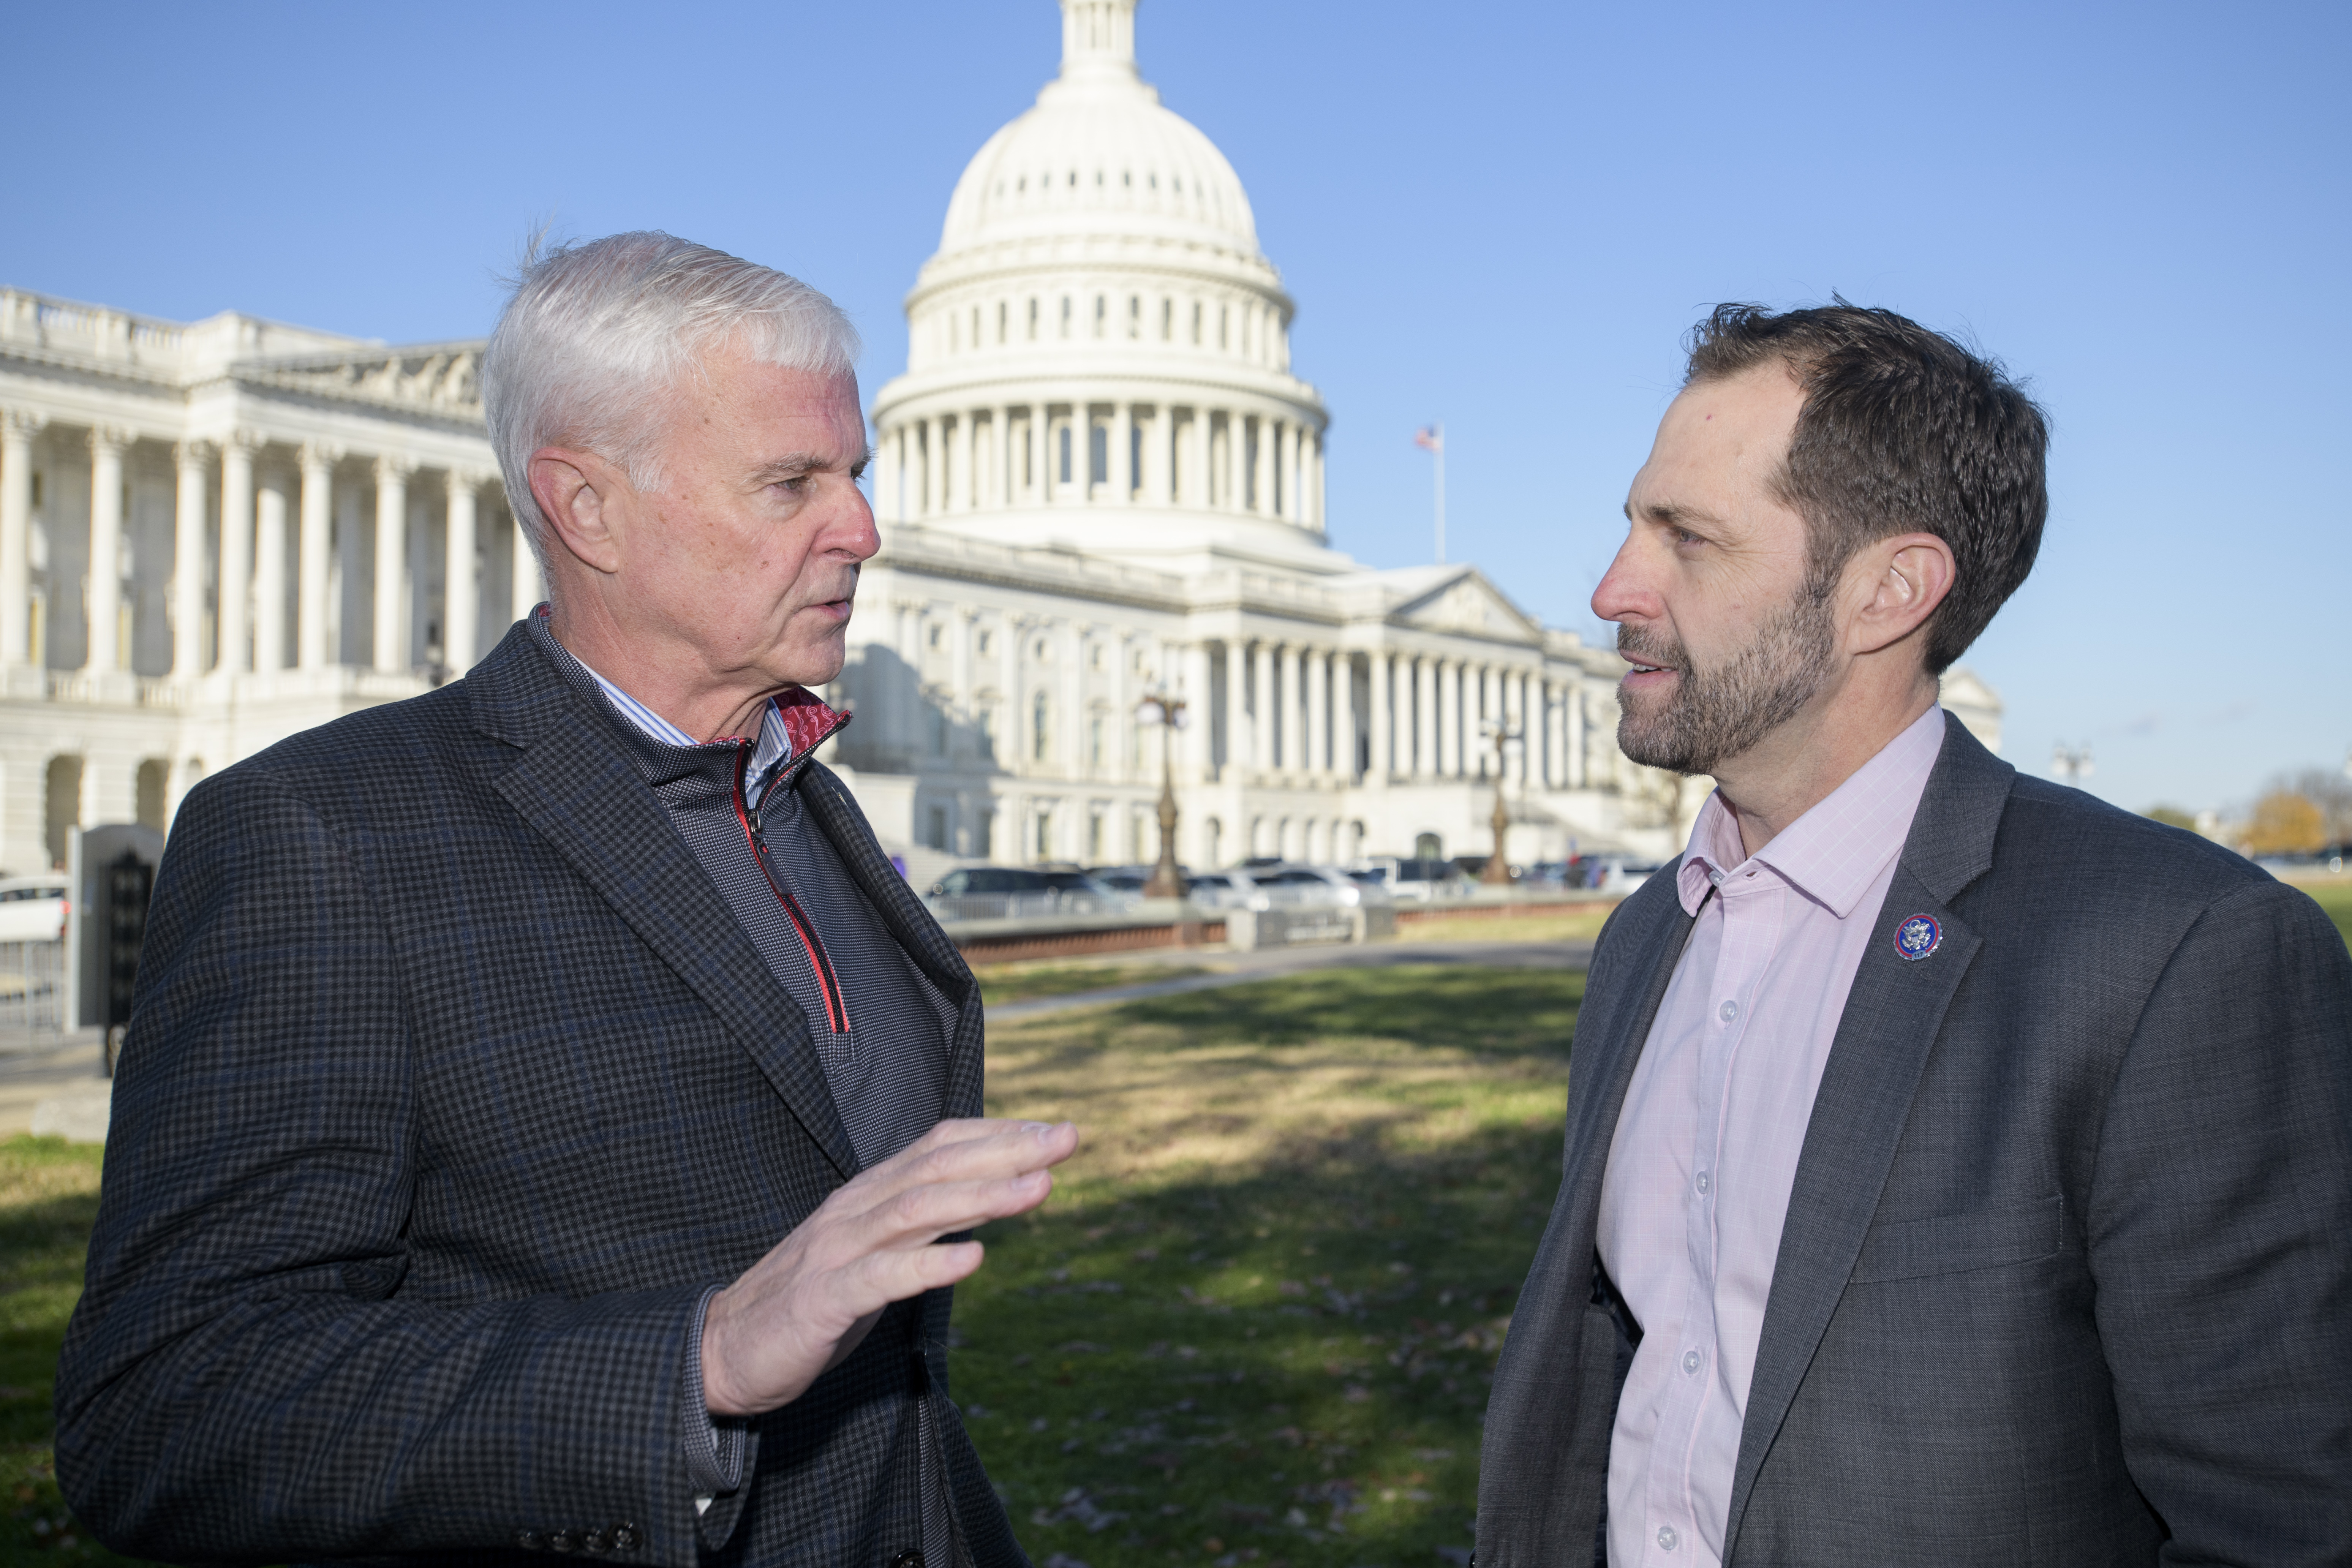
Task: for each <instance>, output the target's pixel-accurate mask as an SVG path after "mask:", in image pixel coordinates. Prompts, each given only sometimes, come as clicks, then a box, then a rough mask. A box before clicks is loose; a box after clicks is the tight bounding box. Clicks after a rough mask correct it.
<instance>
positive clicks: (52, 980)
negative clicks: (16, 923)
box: [0, 942, 66, 1031]
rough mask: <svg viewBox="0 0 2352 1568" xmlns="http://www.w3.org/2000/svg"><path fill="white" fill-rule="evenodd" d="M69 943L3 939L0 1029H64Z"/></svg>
mask: <svg viewBox="0 0 2352 1568" xmlns="http://www.w3.org/2000/svg"><path fill="white" fill-rule="evenodd" d="M65 1025H66V944H65V943H64V942H0V1029H14V1030H35V1029H47V1030H51V1031H57V1030H62V1029H63V1028H64V1027H65Z"/></svg>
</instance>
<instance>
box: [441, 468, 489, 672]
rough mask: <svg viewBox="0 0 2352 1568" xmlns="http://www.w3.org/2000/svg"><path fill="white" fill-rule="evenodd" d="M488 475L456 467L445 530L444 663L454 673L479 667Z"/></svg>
mask: <svg viewBox="0 0 2352 1568" xmlns="http://www.w3.org/2000/svg"><path fill="white" fill-rule="evenodd" d="M487 478H488V476H487V475H484V474H479V473H477V472H475V471H474V470H473V469H471V468H451V469H450V470H449V475H448V484H449V521H448V526H447V527H446V529H445V530H443V534H444V547H445V552H446V560H445V562H444V563H443V566H442V572H441V582H442V589H441V662H442V663H444V664H446V665H447V666H448V667H449V670H450V673H452V674H453V675H463V674H465V673H466V672H467V670H469V669H471V668H474V654H475V649H474V642H475V632H476V628H477V627H478V626H480V624H481V619H482V591H481V582H480V579H479V577H478V575H477V574H476V571H475V565H474V555H475V550H476V541H477V537H478V534H479V532H480V528H479V521H480V518H479V511H478V508H479V504H480V494H481V489H482V485H483V482H484V481H485V479H487Z"/></svg>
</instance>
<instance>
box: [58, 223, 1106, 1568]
mask: <svg viewBox="0 0 2352 1568" xmlns="http://www.w3.org/2000/svg"><path fill="white" fill-rule="evenodd" d="M855 357H856V337H855V334H854V333H853V332H852V331H851V330H850V328H849V326H848V323H847V322H846V321H845V320H844V319H843V317H842V315H841V314H840V312H839V311H838V310H836V309H835V307H834V306H833V304H832V303H831V301H829V300H826V299H824V297H823V296H822V295H820V294H818V293H816V292H815V291H814V289H809V288H808V287H806V286H805V285H803V284H802V283H799V282H797V281H795V280H794V279H791V278H787V277H785V276H783V275H782V274H781V273H778V272H774V271H772V270H770V269H768V268H763V267H759V266H755V265H753V264H751V263H749V262H745V261H741V260H739V259H737V258H733V257H730V256H727V255H723V254H721V253H720V252H718V251H715V250H711V249H709V248H707V247H702V246H698V245H691V244H688V243H686V242H684V241H681V240H677V239H674V238H671V237H668V236H667V235H659V234H625V235H616V236H614V237H610V238H606V239H602V240H597V241H595V242H593V243H591V244H586V245H582V246H579V247H571V248H557V249H554V250H552V251H550V252H548V253H547V254H544V255H541V256H539V257H536V258H534V259H532V260H531V261H530V262H529V263H528V264H527V265H526V267H525V268H524V269H523V274H522V277H521V279H520V286H519V287H518V288H517V289H516V291H515V293H514V296H513V298H512V299H511V300H509V303H508V305H507V308H506V310H505V312H504V314H503V315H502V316H501V318H500V320H499V327H498V331H497V334H496V335H495V336H494V337H493V338H492V340H491V342H490V346H489V350H488V353H487V354H486V356H485V360H484V401H485V404H486V406H487V408H488V419H489V425H490V432H491V437H492V440H493V441H494V443H495V444H496V446H497V448H498V453H499V464H500V467H501V468H502V470H503V472H504V475H505V479H506V486H507V493H508V496H509V499H510V500H511V501H512V503H513V506H514V510H515V515H516V518H517V520H518V521H519V522H520V524H521V525H522V526H523V527H525V528H527V529H528V530H529V531H530V539H531V542H532V544H533V546H534V547H535V548H536V550H537V551H538V552H539V555H540V559H541V563H542V564H543V565H544V567H545V569H546V574H547V582H548V588H549V603H548V604H546V605H541V607H540V608H539V609H538V610H537V611H535V612H534V613H533V614H532V615H531V616H529V617H527V619H526V620H525V621H524V623H523V624H521V625H520V626H516V627H515V628H514V630H513V631H511V632H510V633H509V634H508V636H507V637H506V639H505V641H504V642H503V643H502V644H501V645H500V646H499V648H498V649H497V651H495V652H494V653H492V654H491V655H490V657H489V658H487V659H485V660H484V661H483V662H482V663H481V665H480V666H479V667H478V668H476V669H475V670H474V671H473V672H472V673H471V674H469V675H468V676H467V678H466V679H463V680H461V681H458V682H456V683H455V684H453V685H450V686H446V687H444V688H442V689H440V690H438V691H436V692H433V693H432V694H430V695H428V696H425V697H422V698H418V699H416V700H414V701H410V702H404V703H400V704H396V705H394V706H390V707H385V708H380V709H374V710H369V711H367V712H363V713H359V714H354V715H352V716H351V717H349V718H346V719H343V720H341V721H337V722H335V723H333V724H330V725H327V726H324V727H322V728H320V729H318V730H315V731H310V732H308V733H306V734H302V735H298V736H295V737H294V738H292V739H291V740H289V741H287V742H283V743H281V744H279V745H278V746H274V747H272V748H270V749H269V750H268V751H267V752H262V753H261V754H259V755H258V756H256V757H254V758H252V759H251V760H249V761H247V762H246V763H241V764H239V765H238V766H236V767H234V768H231V769H228V770H226V772H224V773H219V774H217V775H215V777H214V778H212V779H210V780H209V781H207V782H206V783H205V784H203V785H201V786H200V787H198V788H197V789H196V790H194V791H193V792H191V794H190V795H189V796H188V799H187V801H186V802H185V804H184V805H183V806H182V808H181V813H180V816H179V819H178V822H177V824H176V826H175V830H174V832H173V838H172V844H171V847H170V849H169V851H168V852H167V854H166V855H165V858H164V861H163V869H162V874H161V876H160V878H159V879H158V883H157V887H156V893H155V900H154V905H153V909H152V913H151V915H150V923H149V926H148V935H147V947H146V952H145V956H144V958H143V961H142V966H141V971H140V980H139V994H138V996H137V999H136V1002H135V1003H134V1005H133V1010H132V1021H131V1029H130V1035H129V1040H128V1045H127V1047H126V1048H125V1050H124V1053H123V1060H122V1068H121V1076H120V1077H119V1078H118V1079H117V1080H116V1088H115V1098H114V1121H113V1126H112V1131H111V1138H110V1148H109V1151H108V1168H107V1181H106V1188H105V1194H104V1197H103V1199H102V1201H101V1204H100V1216H99V1223H98V1227H97V1230H96V1232H95V1234H94V1236H93V1237H92V1240H91V1244H90V1253H89V1283H88V1288H87V1290H86V1293H85V1294H84V1296H83V1298H82V1301H81V1304H80V1307H79V1310H77V1311H76V1313H75V1316H74V1321H73V1325H72V1328H71V1330H70V1331H69V1333H68V1339H67V1345H66V1350H65V1353H64V1356H63V1359H62V1361H61V1363H60V1366H59V1369H58V1479H59V1482H60V1484H61V1486H62V1487H63V1488H64V1489H65V1491H66V1494H67V1497H68V1500H69V1501H70V1502H71V1503H72V1505H73V1506H74V1508H75V1509H76V1510H77V1511H78V1512H79V1514H80V1515H81V1517H82V1518H83V1519H84V1520H85V1521H88V1522H89V1525H90V1526H91V1527H92V1528H93V1529H94V1530H95V1531H97V1532H98V1534H99V1535H100V1538H101V1539H102V1540H104V1541H105V1542H108V1544H110V1545H111V1546H113V1547H115V1548H117V1549H118V1550H121V1551H124V1552H135V1553H137V1554H140V1555H142V1556H148V1557H160V1558H170V1559H177V1560H244V1561H261V1562H267V1561H286V1560H289V1559H297V1560H319V1559H333V1558H347V1559H348V1558H368V1559H374V1560H396V1559H403V1558H422V1557H428V1556H429V1557H433V1558H436V1559H448V1558H457V1557H464V1558H477V1557H479V1558H490V1557H520V1556H524V1555H529V1554H533V1553H540V1552H553V1553H558V1554H572V1553H584V1554H588V1555H593V1556H604V1557H611V1558H614V1559H619V1560H625V1561H630V1562H640V1563H677V1564H691V1563H696V1562H697V1561H698V1559H699V1558H701V1557H703V1556H705V1555H708V1554H722V1555H724V1556H725V1557H727V1558H728V1559H730V1560H740V1561H744V1562H750V1563H760V1564H763V1565H764V1564H771V1563H809V1564H813V1565H814V1564H822V1565H824V1568H841V1565H845V1564H856V1565H860V1568H866V1565H871V1568H924V1565H925V1564H927V1563H928V1564H935V1565H939V1568H946V1565H949V1564H966V1563H969V1564H972V1565H974V1568H990V1565H993V1564H1000V1563H1001V1564H1018V1563H1023V1562H1024V1558H1023V1556H1022V1553H1021V1550H1020V1547H1019V1546H1018V1545H1017V1544H1016V1543H1015V1542H1014V1541H1013V1534H1012V1531H1011V1529H1010V1527H1009V1525H1008V1524H1007V1522H1006V1520H1005V1516H1004V1511H1003V1507H1002V1505H1001V1504H1000V1503H999V1501H998V1500H997V1498H996V1496H995V1494H994V1492H993V1490H992V1488H991V1487H990V1484H989V1482H988V1479H987V1477H986V1476H985V1475H984V1474H983V1473H982V1468H981V1466H980V1462H979V1460H978V1458H977V1457H976V1456H975V1455H974V1453H973V1451H972V1448H971V1444H970V1442H969V1441H968V1440H967V1438H966V1437H965V1436H964V1433H963V1431H962V1428H961V1425H960V1424H959V1421H958V1417H957V1414H956V1408H955V1406H954V1405H953V1404H952V1403H950V1400H949V1398H948V1396H947V1379H946V1341H947V1326H948V1313H949V1295H950V1287H951V1286H952V1285H953V1283H954V1282H955V1281H957V1280H959V1279H963V1278H965V1277H966V1276H968V1275H970V1274H971V1272H972V1271H973V1270H974V1269H975V1268H978V1267H979V1266H980V1262H981V1247H980V1246H979V1244H978V1243H976V1242H974V1241H971V1240H970V1239H969V1238H968V1237H967V1236H966V1235H965V1233H967V1232H969V1231H970V1230H971V1228H972V1227H973V1226H977V1225H979V1224H981V1223H982V1222H984V1221H986V1220H990V1219H994V1218H1001V1217H1003V1216H1007V1215H1014V1214H1018V1213H1021V1212H1023V1211H1025V1210H1027V1209H1030V1208H1033V1207H1034V1206H1035V1205H1038V1204H1039V1203H1041V1202H1043V1201H1044V1199H1045V1195H1046V1193H1047V1192H1048V1191H1049V1190H1050V1188H1051V1185H1052V1176H1051V1173H1050V1167H1051V1166H1052V1165H1054V1164H1055V1163H1058V1162H1059V1161H1061V1160H1063V1159H1065V1158H1066V1157H1067V1156H1068V1155H1069V1153H1070V1152H1072V1151H1073V1149H1074V1148H1075V1147H1076V1131H1075V1130H1074V1129H1072V1128H1071V1127H1070V1126H1068V1125H1067V1124H1066V1123H1065V1124H1061V1125H1055V1126H1048V1125H1044V1124H1039V1123H1031V1122H1014V1121H985V1120H981V1119H980V1104H981V1065H982V1064H981V1052H982V1038H981V1001H980V994H979V990H978V988H977V986H976V985H975V984H973V982H972V978H971V973H970V971H969V970H967V969H966V968H965V966H964V965H963V963H962V962H961V960H960V959H959V958H958V956H957V954H956V952H955V949H954V948H953V946H952V945H951V944H950V943H949V942H948V941H947V940H946V938H945V937H944V936H943V935H942V934H941V932H940V930H939V928H938V927H937V925H936V924H934V923H933V921H931V919H930V917H929V914H928V913H927V912H926V911H925V910H924V909H923V907H922V905H921V904H920V902H919V901H918V900H916V899H915V898H914V897H913V896H912V895H911V893H910V892H909V891H908V888H907V887H906V884H905V882H904V880H903V879H901V878H899V877H898V875H896V874H895V873H894V872H893V870H892V869H891V867H890V865H889V862H888V860H887V858H885V857H884V855H883V853H882V851H881V849H880V847H878V846H877V844H876V843H875V840H874V837H873V834H872V832H871V830H870V829H869V828H868V826H867V825H866V820H865V818H864V817H863V816H861V815H860V814H859V812H858V810H857V807H856V805H855V804H853V803H852V801H851V800H850V797H849V795H848V793H847V792H846V791H845V789H844V788H843V787H842V785H841V784H840V782H839V780H837V779H836V778H835V777H834V775H833V774H832V773H829V772H828V771H827V770H826V769H825V768H824V766H823V765H822V764H820V763H815V762H814V761H813V760H812V759H811V756H810V753H811V752H813V751H814V749H815V748H816V746H817V745H819V744H820V743H821V742H823V741H824V739H825V737H826V736H828V735H830V734H831V733H832V732H833V731H835V730H836V729H838V728H839V727H840V726H841V725H842V724H843V723H844V722H845V720H846V716H845V715H844V714H841V713H837V712H835V711H834V710H832V709H830V708H829V707H827V706H826V705H825V704H824V701H822V700H820V699H819V698H818V697H817V696H816V695H815V694H814V692H813V691H812V690H811V688H813V687H817V686H821V685H822V684H823V683H824V682H826V681H828V680H830V679H833V678H834V677H835V675H836V674H838V673H839V671H840V669H841V666H842V661H843V658H844V629H845V626H846V624H847V622H848V619H849V616H850V611H851V606H852V603H853V601H854V599H855V597H856V587H857V574H858V568H859V565H860V563H863V562H864V561H866V559H867V558H869V557H870V556H871V555H872V554H873V553H874V552H875V550H876V549H877V545H878V540H877V534H876V531H875V527H874V519H873V514H872V512H871V511H870V510H868V508H867V506H866V500H865V498H864V497H863V496H862V495H861V494H860V493H859V491H858V489H857V478H858V475H859V473H860V472H861V470H862V469H863V468H864V465H865V462H866V441H865V421H864V418H863V416H862V415H861V412H860V409H859V404H858V398H857V384H856V377H855V375H854V374H853V371H852V364H853V362H854V360H855Z"/></svg>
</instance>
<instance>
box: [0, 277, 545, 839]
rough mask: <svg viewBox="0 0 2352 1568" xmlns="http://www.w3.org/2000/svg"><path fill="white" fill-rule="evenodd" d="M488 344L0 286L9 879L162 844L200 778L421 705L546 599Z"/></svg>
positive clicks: (1, 795)
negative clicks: (354, 331) (511, 505)
mask: <svg viewBox="0 0 2352 1568" xmlns="http://www.w3.org/2000/svg"><path fill="white" fill-rule="evenodd" d="M480 347H481V345H480V344H479V343H478V342H470V343H453V344H438V345H433V344H427V345H419V346H416V347H411V348H386V347H385V346H383V344H381V343H373V342H362V341H360V340H357V339H352V338H345V337H338V336H335V335H333V334H331V333H327V332H318V331H309V330H306V329H303V328H299V327H287V326H282V325H279V324H278V323H277V322H273V321H259V320H257V319H255V318H253V317H249V316H242V315H237V314H234V313H228V314H223V315H219V316H215V317H213V318H212V319H210V320H208V321H198V322H195V323H193V324H187V325H183V324H181V323H178V322H173V321H155V320H152V319H149V318H145V317H140V316H134V315H131V314H129V313H127V312H125V311H121V310H110V309H107V308H105V307H102V306H93V305H84V304H79V303H76V302H73V301H69V300H57V299H50V298H46V297H43V296H39V295H35V294H29V293H25V292H22V291H19V290H16V289H0V869H5V870H6V871H9V872H25V871H31V870H37V869H42V868H47V867H49V866H51V865H53V864H56V863H58V861H59V860H60V859H61V858H62V857H63V855H64V852H65V845H64V831H65V829H66V827H68V826H71V825H73V824H77V823H79V824H85V825H90V824H97V823H101V822H132V821H137V822H144V823H147V824H148V825H149V826H156V827H163V826H167V825H168V824H169V821H170V818H171V815H172V813H173V810H174V808H175V807H176V806H177V805H178V802H179V797H180V796H181V795H182V794H184V792H185V791H186V789H187V787H188V786H189V785H190V784H193V783H194V782H195V780H196V779H198V778H200V777H202V776H203V775H204V773H205V771H206V770H207V769H208V768H218V767H221V766H225V765H226V764H227V763H231V762H234V761H236V759H237V758H239V757H243V756H247V755H250V754H251V753H252V752H256V751H258V750H259V749H260V748H262V747H263V746H266V745H268V744H269V743H270V742H273V741H276V740H278V739H279V738H280V737H282V736H285V735H288V734H291V733H292V732H294V731H297V730H300V729H304V728H307V727H308V726H310V725H312V724H316V723H319V722H321V721H324V720H327V719H331V718H333V717H335V716H336V715H338V714H341V713H345V712H349V711H351V710H353V709H356V708H360V707H364V706H366V705H368V704H370V703H374V702H381V701H386V700H392V699H396V698H401V697H408V696H413V695H415V693H417V692H420V691H423V690H425V689H426V687H427V685H428V684H430V683H431V682H433V681H435V680H437V679H441V678H442V677H443V676H444V675H445V674H446V672H448V671H449V670H451V669H453V668H455V669H462V668H466V667H467V666H468V665H470V664H471V663H472V662H473V660H474V659H475V658H476V657H477V656H478V652H479V650H481V649H482V648H483V647H487V646H488V641H489V640H491V639H495V638H496V637H498V636H499V635H500V634H502V633H503V631H504V630H505V628H506V626H507V624H508V623H509V621H510V620H511V619H512V618H513V617H514V616H515V615H516V614H517V613H518V612H519V611H520V609H521V608H524V607H527V606H528V605H530V604H531V603H533V602H534V601H535V600H536V598H537V596H538V591H539V579H538V567H537V565H536V563H534V562H533V561H532V560H531V558H530V550H529V547H528V546H527V545H524V544H521V542H520V541H519V540H518V539H517V538H516V532H515V529H514V527H513V524H512V522H511V521H510V520H509V514H508V511H507V508H506V503H505V500H504V498H503V496H502V495H501V493H500V491H499V486H498V473H497V467H496V464H495V463H494V461H493V460H492V458H491V457H490V449H489V443H488V439H487V438H486V437H484V435H483V431H482V423H481V405H480V402H479V399H478V395H477V393H476V390H475V386H474V374H473V372H474V361H475V356H476V355H477V353H478V352H479V350H480ZM519 546H520V547H519ZM109 567H110V569H102V568H109ZM453 584H454V586H455V591H454V592H452V591H451V585H453Z"/></svg>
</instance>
